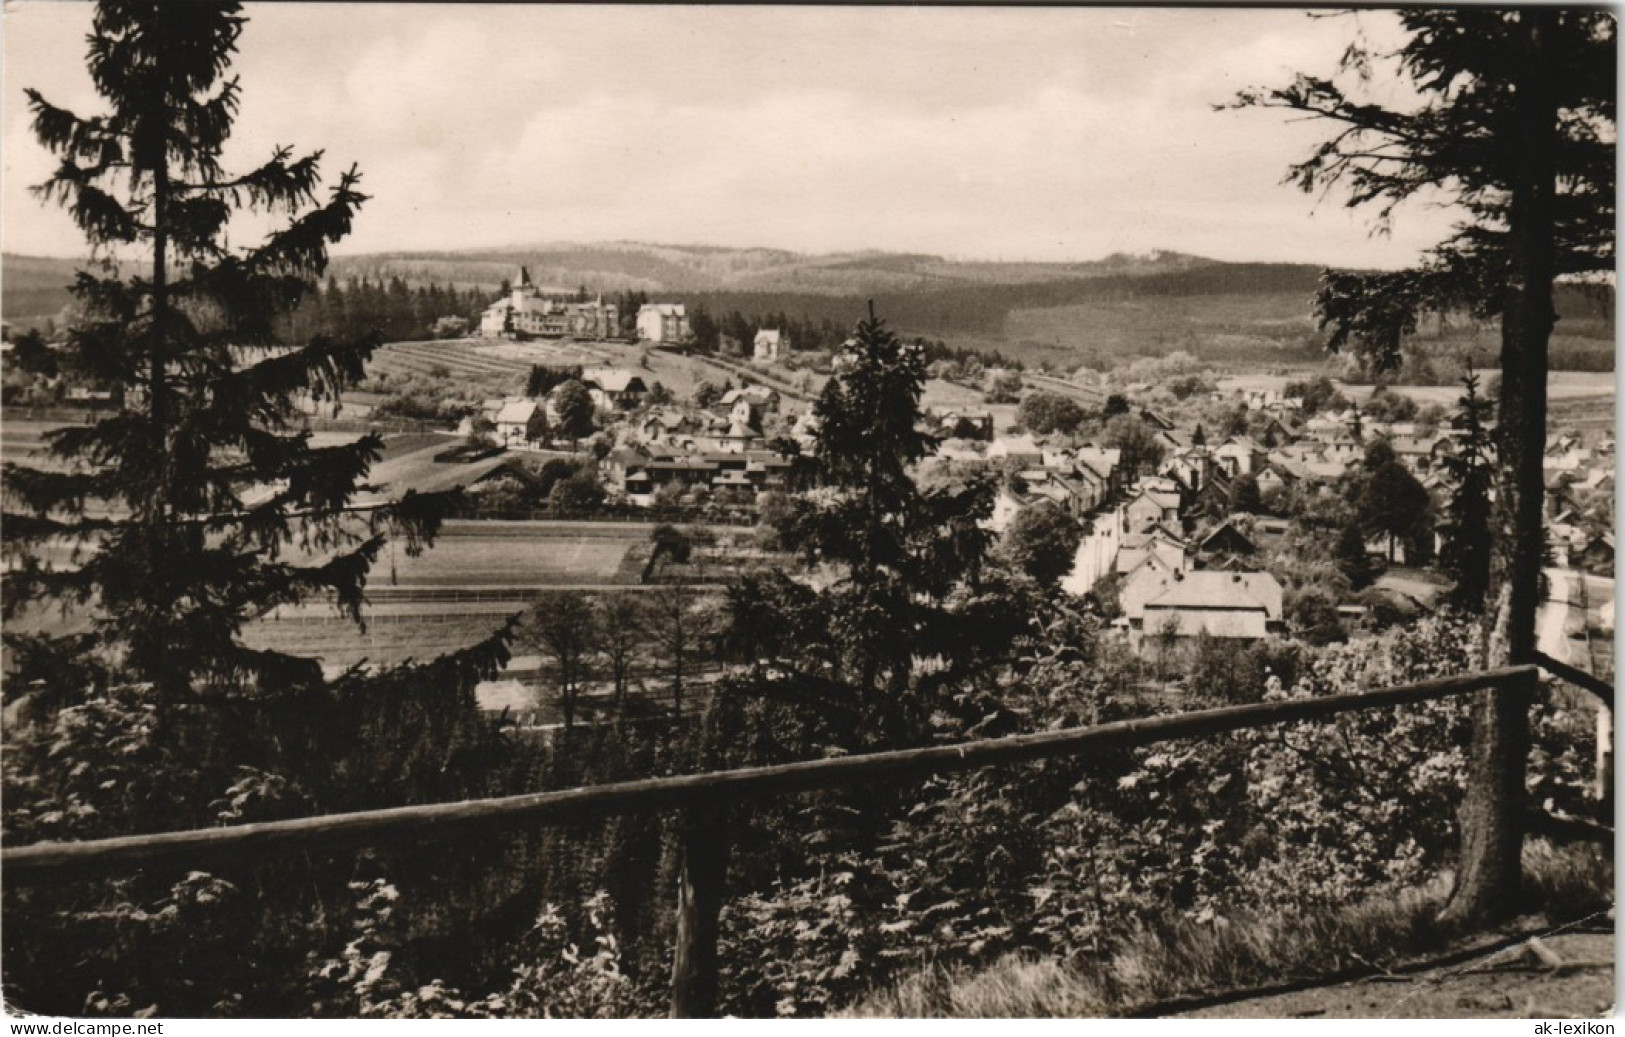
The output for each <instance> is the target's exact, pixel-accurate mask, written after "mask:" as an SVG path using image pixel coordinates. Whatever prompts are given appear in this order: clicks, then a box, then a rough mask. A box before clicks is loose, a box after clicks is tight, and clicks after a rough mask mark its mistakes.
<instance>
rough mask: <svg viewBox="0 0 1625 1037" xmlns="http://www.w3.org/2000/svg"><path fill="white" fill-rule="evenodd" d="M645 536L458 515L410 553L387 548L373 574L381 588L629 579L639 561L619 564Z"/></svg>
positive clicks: (619, 529)
mask: <svg viewBox="0 0 1625 1037" xmlns="http://www.w3.org/2000/svg"><path fill="white" fill-rule="evenodd" d="M648 537H649V534H648V531H647V529H646V528H645V527H644V526H642V525H624V526H623V525H619V524H615V523H554V522H490V521H471V520H456V521H450V522H447V523H446V524H445V526H444V528H443V529H442V531H441V535H440V536H439V537H438V538H437V539H436V540H435V544H434V547H433V548H432V549H430V550H428V551H425V552H423V553H422V554H420V555H419V556H418V557H416V558H410V557H408V556H407V555H406V554H405V552H404V551H397V552H396V554H395V555H394V556H393V557H391V556H390V555H389V554H388V553H387V549H386V555H385V557H384V558H382V559H380V562H379V568H378V569H375V570H374V580H375V584H376V585H377V586H378V587H379V588H380V589H381V588H382V587H383V586H384V585H385V584H386V583H387V584H388V585H391V586H400V587H444V588H452V587H458V588H485V587H560V586H570V587H581V586H613V585H616V584H635V583H637V582H638V575H639V573H640V572H641V571H642V570H641V566H637V567H636V568H634V569H633V571H631V572H630V573H629V572H627V571H626V570H627V569H628V568H632V567H630V566H626V565H623V562H626V560H627V556H628V554H629V553H631V552H632V550H633V548H635V547H637V546H638V545H640V544H645V543H647V542H648ZM391 567H392V568H393V574H394V578H393V579H390V569H391Z"/></svg>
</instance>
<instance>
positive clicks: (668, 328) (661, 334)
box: [638, 302, 689, 342]
mask: <svg viewBox="0 0 1625 1037" xmlns="http://www.w3.org/2000/svg"><path fill="white" fill-rule="evenodd" d="M688 336H689V328H688V311H687V310H686V309H685V308H684V306H683V304H682V303H680V302H653V303H645V304H644V305H643V306H640V307H639V308H638V338H641V339H647V340H649V341H650V342H681V341H683V340H684V339H686V338H688Z"/></svg>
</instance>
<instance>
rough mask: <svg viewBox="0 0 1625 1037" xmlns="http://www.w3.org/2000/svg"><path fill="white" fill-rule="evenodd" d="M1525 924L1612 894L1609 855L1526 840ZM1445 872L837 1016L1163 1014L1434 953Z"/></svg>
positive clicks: (970, 972)
mask: <svg viewBox="0 0 1625 1037" xmlns="http://www.w3.org/2000/svg"><path fill="white" fill-rule="evenodd" d="M1524 868H1525V873H1526V878H1527V883H1528V893H1527V895H1526V897H1525V903H1526V905H1527V906H1526V911H1527V913H1528V915H1529V916H1530V917H1529V918H1527V919H1526V921H1529V922H1531V923H1535V924H1541V925H1546V926H1555V925H1564V924H1569V923H1572V922H1575V921H1576V920H1579V919H1582V918H1587V917H1590V916H1593V915H1595V914H1596V913H1598V912H1600V911H1604V910H1606V909H1607V908H1608V907H1610V906H1611V905H1612V902H1613V861H1612V856H1611V854H1608V853H1606V852H1602V851H1600V850H1598V849H1595V848H1591V847H1569V848H1565V849H1562V850H1557V849H1554V848H1553V847H1552V846H1551V845H1550V844H1548V843H1546V842H1544V841H1540V840H1533V841H1531V842H1530V843H1529V844H1528V845H1527V846H1526V848H1525V852H1524ZM1448 891H1449V880H1448V877H1447V876H1441V877H1440V879H1439V881H1438V882H1436V883H1434V884H1433V885H1432V886H1430V887H1428V888H1426V889H1421V890H1406V891H1402V892H1399V893H1397V894H1393V895H1389V896H1384V897H1379V898H1373V899H1371V900H1368V901H1365V902H1362V903H1357V904H1352V905H1328V906H1327V907H1326V908H1325V909H1324V910H1323V911H1320V912H1317V913H1297V914H1259V915H1254V916H1248V917H1241V916H1237V917H1232V918H1228V919H1223V920H1219V921H1217V922H1214V923H1208V924H1204V923H1197V922H1192V921H1187V920H1184V919H1174V920H1167V921H1163V922H1160V923H1150V924H1147V925H1146V926H1145V927H1144V928H1142V929H1140V930H1138V931H1137V932H1135V933H1133V934H1131V935H1129V936H1127V937H1125V938H1124V939H1122V940H1120V941H1119V942H1118V943H1117V944H1116V945H1114V946H1113V947H1111V948H1110V949H1109V951H1108V952H1107V954H1106V955H1105V957H1104V958H1103V959H1102V960H1083V961H1079V962H1076V963H1072V964H1068V963H1064V962H1060V961H1056V960H1052V959H1046V958H1035V957H1033V956H1030V955H1028V956H1022V955H1011V956H1009V957H1006V958H1004V959H1002V960H1000V961H998V962H996V963H994V964H993V965H991V966H989V967H987V968H982V969H969V968H962V969H948V968H941V967H933V968H927V969H923V970H921V971H919V972H917V973H915V974H913V975H911V976H908V977H906V978H905V979H903V980H902V981H901V982H899V983H896V984H893V985H892V986H890V987H888V988H886V989H883V990H879V991H876V992H874V993H873V994H871V995H870V996H869V997H867V998H865V999H864V1000H862V1001H861V1002H859V1003H858V1004H856V1005H853V1006H851V1007H850V1008H848V1009H847V1010H846V1012H844V1013H842V1014H845V1015H848V1016H856V1017H871V1018H926V1017H931V1018H1039V1017H1053V1018H1060V1017H1077V1016H1121V1015H1131V1014H1161V1013H1159V1012H1157V1011H1156V1006H1159V1005H1167V1004H1169V1003H1171V1002H1175V1001H1181V1000H1185V999H1196V998H1212V997H1216V996H1219V995H1223V994H1225V993H1228V992H1233V991H1239V990H1248V989H1256V988H1263V987H1275V986H1280V985H1283V984H1287V983H1292V982H1295V981H1296V982H1313V981H1314V980H1315V978H1316V977H1330V976H1334V975H1337V976H1346V975H1348V974H1350V973H1358V974H1366V975H1369V974H1373V973H1381V972H1385V971H1387V970H1389V969H1392V968H1396V967H1398V966H1400V965H1401V964H1402V963H1403V962H1405V961H1406V959H1411V958H1414V957H1416V956H1418V955H1430V954H1436V953H1438V952H1440V951H1443V950H1446V949H1448V948H1450V947H1451V946H1452V945H1453V944H1454V943H1456V942H1457V941H1460V940H1462V939H1463V938H1464V937H1466V936H1468V935H1469V934H1466V933H1461V932H1452V931H1449V930H1447V929H1445V928H1442V927H1441V926H1440V925H1439V924H1438V923H1437V921H1436V918H1437V915H1438V912H1439V910H1440V908H1441V907H1442V906H1443V904H1444V901H1445V899H1446V897H1447V896H1448Z"/></svg>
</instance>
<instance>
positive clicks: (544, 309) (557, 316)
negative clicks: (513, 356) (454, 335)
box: [480, 267, 621, 338]
mask: <svg viewBox="0 0 1625 1037" xmlns="http://www.w3.org/2000/svg"><path fill="white" fill-rule="evenodd" d="M620 323H621V321H620V308H619V307H618V306H616V305H615V304H614V303H612V302H610V303H606V302H605V301H604V299H603V296H601V295H600V296H599V297H597V298H596V299H585V300H583V299H579V298H577V293H575V292H573V291H570V290H569V289H567V288H540V287H537V285H536V284H535V283H534V282H532V281H531V279H530V270H529V269H528V268H526V267H520V268H519V281H518V283H517V284H515V285H514V286H513V291H512V292H510V293H509V295H508V297H507V298H505V299H498V300H497V301H496V302H494V303H492V304H491V305H490V306H487V307H486V308H485V312H484V313H483V314H482V315H481V316H480V334H481V335H483V336H485V337H486V338H500V337H503V336H506V337H508V338H564V337H565V336H570V337H573V338H613V337H615V336H616V335H618V334H620Z"/></svg>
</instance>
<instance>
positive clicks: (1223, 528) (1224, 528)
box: [1196, 519, 1258, 561]
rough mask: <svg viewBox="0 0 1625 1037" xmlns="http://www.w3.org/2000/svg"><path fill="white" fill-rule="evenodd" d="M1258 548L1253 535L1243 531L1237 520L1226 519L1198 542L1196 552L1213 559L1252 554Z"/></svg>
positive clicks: (1209, 559) (1204, 557) (1205, 557)
mask: <svg viewBox="0 0 1625 1037" xmlns="http://www.w3.org/2000/svg"><path fill="white" fill-rule="evenodd" d="M1257 550H1258V545H1257V544H1255V543H1253V540H1252V538H1251V537H1249V536H1248V535H1247V534H1246V533H1243V532H1242V531H1241V529H1240V528H1239V527H1238V526H1237V525H1236V524H1235V522H1233V521H1231V520H1229V519H1226V520H1225V521H1223V522H1221V523H1219V524H1218V525H1217V526H1215V527H1214V528H1213V530H1212V531H1210V532H1209V533H1208V534H1207V535H1206V536H1204V537H1202V539H1201V540H1199V541H1197V543H1196V553H1197V555H1198V556H1200V557H1202V558H1203V559H1204V560H1207V561H1212V560H1215V559H1218V558H1220V557H1222V556H1230V555H1250V554H1253V553H1254V552H1256V551H1257Z"/></svg>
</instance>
